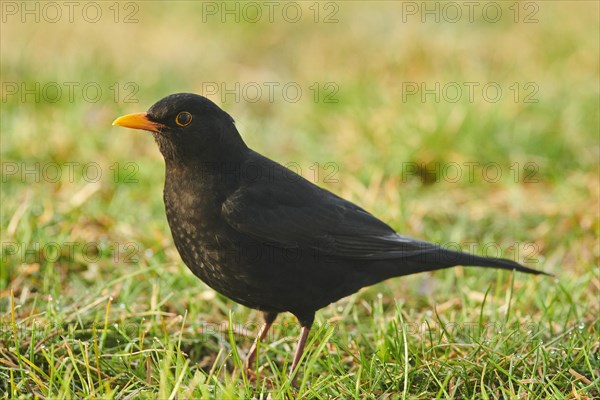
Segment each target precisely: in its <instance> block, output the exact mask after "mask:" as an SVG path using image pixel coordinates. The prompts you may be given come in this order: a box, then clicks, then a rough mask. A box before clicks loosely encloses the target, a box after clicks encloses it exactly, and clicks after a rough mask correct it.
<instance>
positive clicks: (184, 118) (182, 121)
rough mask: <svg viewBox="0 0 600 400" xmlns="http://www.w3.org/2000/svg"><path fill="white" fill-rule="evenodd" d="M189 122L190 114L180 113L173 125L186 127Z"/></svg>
mask: <svg viewBox="0 0 600 400" xmlns="http://www.w3.org/2000/svg"><path fill="white" fill-rule="evenodd" d="M190 122H192V114H190V113H189V112H187V111H182V112H180V113H179V114H177V117H176V118H175V123H176V124H177V125H179V126H188V125H189V124H190Z"/></svg>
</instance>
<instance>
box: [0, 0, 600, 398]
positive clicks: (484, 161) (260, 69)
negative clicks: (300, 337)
mask: <svg viewBox="0 0 600 400" xmlns="http://www.w3.org/2000/svg"><path fill="white" fill-rule="evenodd" d="M475 3H476V4H475V5H474V6H473V7H474V8H473V20H472V21H470V20H469V18H470V14H469V8H468V6H467V5H465V4H463V3H460V2H458V3H452V4H454V6H450V8H448V6H447V5H445V4H447V3H438V4H437V6H436V3H432V2H431V3H427V6H428V7H430V9H431V10H433V11H432V13H430V14H427V13H425V12H424V11H425V10H423V7H425V3H421V2H404V3H400V2H382V3H372V2H368V3H367V2H352V3H346V2H329V3H311V2H304V3H294V4H299V7H300V9H301V12H302V14H301V17H300V18H299V20H298V21H297V22H293V21H294V20H295V18H296V17H295V15H297V14H294V13H295V12H296V11H297V10H295V9H292V8H289V9H288V8H285V11H284V5H283V3H282V4H280V3H274V4H275V5H274V6H273V7H274V9H273V10H272V14H271V15H270V16H269V15H268V11H269V8H268V7H267V6H266V5H265V4H263V3H260V11H261V13H262V14H261V19H260V21H258V22H253V21H254V20H255V19H258V15H257V14H256V11H257V9H256V7H255V6H252V7H254V9H253V8H252V7H250V8H249V6H247V5H246V4H245V3H244V4H242V3H240V4H239V5H238V6H237V7H238V9H237V11H236V9H235V8H233V7H234V5H230V6H231V7H232V8H231V9H232V10H234V11H233V13H234V14H226V13H224V12H223V11H224V10H223V9H222V7H224V6H223V4H222V3H221V2H206V3H195V2H165V3H160V2H140V3H119V4H118V7H116V8H115V6H114V4H116V3H112V2H99V3H96V4H97V6H98V7H99V9H100V14H97V13H95V11H97V10H95V9H91V8H89V7H88V8H85V7H84V4H83V3H82V4H79V3H78V4H79V5H77V6H75V8H74V9H73V14H72V22H71V21H69V15H70V14H69V9H68V6H67V5H65V4H64V3H61V2H58V3H55V4H58V7H59V10H60V11H61V14H60V15H61V16H60V17H57V15H58V14H56V12H55V10H53V9H52V8H48V7H46V6H45V5H44V4H45V3H36V2H29V3H27V5H28V7H31V10H33V11H32V13H33V14H24V9H22V7H25V6H24V4H25V3H21V2H3V3H2V7H3V16H2V17H3V18H5V20H3V21H2V25H1V30H2V31H1V38H2V42H1V60H0V61H1V67H2V102H1V107H2V115H1V130H2V135H1V138H2V149H1V157H2V192H1V193H2V199H1V201H2V207H1V218H0V221H1V225H0V226H1V232H2V258H1V267H0V272H1V275H0V294H1V300H0V318H1V319H0V393H1V395H0V396H1V397H2V398H7V399H8V398H11V399H12V398H52V399H54V398H65V399H68V398H103V399H112V398H119V399H134V398H135V399H137V398H148V399H155V398H161V399H162V398H164V399H166V398H171V399H173V398H180V399H184V398H263V399H265V398H281V397H286V396H288V397H297V398H340V399H346V398H382V399H385V398H392V399H395V398H415V399H416V398H419V399H429V398H457V399H463V398H477V399H479V398H528V399H529V398H565V399H584V398H598V396H600V383H599V381H600V350H599V348H600V340H599V333H600V320H599V319H598V315H599V313H600V309H599V308H600V307H599V302H600V299H599V291H600V275H599V272H598V257H599V254H600V249H599V244H598V236H599V229H600V225H599V215H598V213H599V203H600V199H599V188H598V181H599V178H600V176H599V170H598V157H599V151H598V149H599V147H598V144H599V143H598V135H599V111H598V105H599V101H598V96H599V93H598V89H599V87H598V85H599V81H598V70H599V62H598V61H599V39H598V30H599V26H598V12H599V8H598V7H599V6H598V3H597V2H591V1H590V2H586V1H580V2H562V1H553V2H549V1H546V2H542V1H540V2H524V3H514V2H500V3H485V2H484V3H479V2H475ZM36 4H37V6H36ZM490 4H491V6H490ZM494 4H499V5H500V7H501V11H502V15H501V17H500V18H499V19H498V21H497V22H493V20H494V19H495V18H496V15H498V14H497V10H495V9H494V8H493V7H494ZM456 5H458V7H459V11H460V12H461V14H462V17H461V18H460V19H458V20H457V21H456V22H452V21H453V20H454V19H455V18H456V15H457V14H456V9H455V8H456ZM35 7H38V8H37V10H38V11H36V8H35ZM111 7H112V8H111ZM436 7H437V8H436ZM452 7H455V8H454V9H453V8H452ZM490 7H492V8H490ZM436 10H437V11H436ZM484 10H485V14H484V13H483V11H484ZM117 11H118V13H117ZM317 11H318V13H317ZM36 13H37V14H36ZM236 13H237V14H236ZM97 15H100V18H99V20H98V21H97V22H92V21H93V20H94V19H96V18H97V17H96V16H97ZM36 16H37V17H38V21H36V20H35V17H36ZM57 18H58V19H57ZM236 18H238V19H239V21H236V20H235V19H236ZM438 18H439V21H436V19H438ZM270 19H271V20H272V21H270ZM23 20H24V21H25V22H23ZM223 20H224V22H223ZM423 20H424V21H423ZM236 85H238V86H236ZM436 85H439V86H436ZM269 87H272V88H273V92H272V93H270V92H269ZM298 88H300V90H301V91H302V95H300V96H298V95H297V94H296V93H297V90H298ZM470 88H472V89H473V92H472V93H471V92H470ZM70 89H72V92H70ZM98 89H100V91H101V92H98ZM258 89H260V92H259V91H258ZM227 90H229V92H227ZM457 90H460V92H458V91H457ZM498 90H500V92H498ZM178 91H192V92H197V93H204V94H206V95H208V97H210V98H211V99H212V100H214V101H215V102H216V103H217V104H220V105H221V106H222V107H223V108H224V109H226V110H227V111H228V112H230V113H231V114H232V115H233V116H234V117H235V118H236V120H237V124H238V128H239V129H240V131H241V132H242V135H243V136H244V138H245V139H246V141H247V142H248V143H249V144H250V146H251V147H253V148H255V149H257V150H258V151H260V152H262V153H264V154H266V155H267V156H269V157H271V158H273V159H275V160H277V161H279V162H281V163H283V164H287V165H289V166H290V167H293V168H294V169H295V170H297V171H300V172H301V173H302V174H303V175H304V176H305V177H307V178H309V179H311V180H313V181H315V182H316V183H317V184H319V185H322V186H324V187H327V188H328V189H330V190H332V191H334V192H335V193H337V194H339V195H341V196H343V197H346V198H348V199H351V200H353V201H356V202H358V203H359V204H361V205H362V206H363V207H365V208H366V209H368V210H370V211H372V212H373V213H374V214H375V215H377V216H378V217H380V218H382V219H383V220H385V221H387V222H388V223H389V224H391V225H392V226H393V227H394V228H396V229H397V230H399V231H400V232H403V233H405V234H408V235H411V236H414V237H419V238H423V239H427V240H430V241H434V242H438V243H441V244H444V245H447V246H460V247H461V248H463V249H465V250H469V251H472V252H476V253H479V254H489V255H499V256H503V257H508V258H513V259H516V260H517V261H520V262H523V263H526V264H528V265H531V266H533V267H535V268H541V269H543V270H545V271H548V272H551V273H553V274H555V275H556V278H549V277H532V276H527V275H524V274H512V273H509V272H504V271H494V270H480V269H474V268H456V269H452V270H446V271H439V272H436V273H428V274H421V275H416V276H410V277H405V278H402V279H395V280H390V281H387V282H384V283H381V284H379V285H376V286H375V287H371V288H368V289H365V290H363V291H361V292H359V293H357V294H356V295H353V296H350V297H348V298H345V299H343V300H341V301H339V302H338V303H336V304H333V305H331V306H329V307H327V308H325V309H323V310H321V311H320V312H319V313H318V314H317V321H316V324H315V329H314V331H313V332H312V333H311V336H310V339H309V344H308V352H307V353H306V357H305V359H304V367H303V370H302V372H301V375H300V379H299V384H300V387H299V388H297V389H294V388H291V387H290V385H289V381H288V380H287V378H286V371H287V369H288V366H289V363H290V362H291V354H292V351H293V347H294V342H295V338H296V337H297V334H298V327H297V324H296V321H295V320H294V319H293V317H291V316H290V315H283V316H281V317H280V319H279V320H278V321H277V324H276V325H275V327H274V329H273V331H272V332H271V333H270V334H269V336H268V339H267V340H266V341H265V343H263V344H262V346H261V352H260V357H259V366H258V367H257V379H256V380H253V381H247V380H246V379H245V378H244V376H243V375H242V374H241V373H240V365H241V361H240V360H243V356H244V355H245V352H246V351H247V350H248V349H249V347H250V344H251V342H252V339H253V336H254V335H255V334H256V332H257V328H258V326H259V325H260V323H262V320H261V317H260V315H259V313H258V312H256V311H253V310H249V309H246V308H244V307H241V306H238V305H236V304H234V303H232V302H231V301H229V300H228V299H226V298H223V297H221V296H220V295H218V294H216V293H214V292H213V291H212V290H210V289H209V288H208V287H206V286H205V285H204V284H202V283H201V282H199V281H198V280H197V279H196V278H195V277H194V276H192V274H191V273H190V272H189V271H188V270H187V268H186V267H185V266H184V265H183V263H182V262H181V260H180V258H179V256H178V254H177V252H176V250H175V249H174V247H173V244H172V240H171V236H170V233H169V230H168V226H167V223H166V219H165V216H164V210H163V205H162V198H161V197H162V196H161V190H162V184H163V168H164V167H163V162H162V160H161V157H160V155H159V153H158V150H157V149H156V148H155V145H154V143H153V141H152V140H151V138H150V136H148V135H144V134H142V133H138V132H128V131H126V130H123V129H113V128H111V126H110V123H111V121H112V120H113V119H114V118H115V117H117V116H119V115H122V114H123V113H130V112H137V111H144V110H145V109H147V108H148V107H149V106H150V105H151V104H152V103H153V102H154V101H156V100H158V99H159V98H161V97H163V96H164V95H166V94H170V93H174V92H178ZM499 93H501V94H500V95H499ZM459 174H460V175H459Z"/></svg>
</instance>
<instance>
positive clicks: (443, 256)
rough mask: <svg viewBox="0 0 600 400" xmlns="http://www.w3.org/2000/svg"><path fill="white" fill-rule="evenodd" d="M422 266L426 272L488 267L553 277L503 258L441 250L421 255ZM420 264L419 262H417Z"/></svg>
mask: <svg viewBox="0 0 600 400" xmlns="http://www.w3.org/2000/svg"><path fill="white" fill-rule="evenodd" d="M420 257H422V260H421V262H422V264H421V268H422V267H423V266H426V267H427V270H430V271H434V270H438V269H443V268H449V267H455V266H458V265H463V266H473V267H490V268H499V269H508V270H516V271H520V272H525V273H528V274H535V275H540V274H541V275H548V276H553V275H552V274H549V273H547V272H544V271H540V270H536V269H533V268H529V267H526V266H524V265H521V264H519V263H517V262H515V261H512V260H508V259H505V258H493V257H483V256H478V255H474V254H469V253H463V252H458V251H453V250H447V249H443V248H437V249H436V250H434V251H431V252H427V253H425V254H421V255H420ZM417 263H420V262H417Z"/></svg>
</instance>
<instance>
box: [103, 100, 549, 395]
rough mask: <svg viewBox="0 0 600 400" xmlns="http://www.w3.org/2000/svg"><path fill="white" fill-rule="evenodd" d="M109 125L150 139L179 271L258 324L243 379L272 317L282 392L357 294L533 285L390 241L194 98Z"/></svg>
mask: <svg viewBox="0 0 600 400" xmlns="http://www.w3.org/2000/svg"><path fill="white" fill-rule="evenodd" d="M113 125H119V126H124V127H128V128H133V129H143V130H147V131H150V132H152V135H153V136H154V140H155V141H156V143H157V144H158V147H159V149H160V152H161V153H162V155H163V157H164V159H165V164H166V178H165V187H164V202H165V208H166V214H167V220H168V222H169V226H170V228H171V233H172V235H173V240H174V242H175V246H176V247H177V250H178V251H179V254H180V255H181V258H182V259H183V261H184V262H185V264H186V265H187V266H188V267H189V268H190V270H191V271H192V272H193V273H194V274H195V275H196V276H197V277H198V278H200V279H201V280H202V281H204V282H205V283H206V284H207V285H209V286H210V287H211V288H213V289H214V290H216V291H217V292H219V293H221V294H223V295H225V296H227V297H229V298H230V299H232V300H234V301H236V302H238V303H240V304H243V305H245V306H247V307H251V308H254V309H258V310H261V311H262V312H263V313H264V318H265V324H264V325H263V326H262V328H261V330H260V332H259V334H258V336H257V338H256V340H255V342H254V344H253V345H252V347H251V349H250V351H249V353H248V356H247V359H246V367H247V368H250V366H251V365H252V363H253V361H254V359H255V357H256V349H257V343H258V341H259V340H262V339H264V338H265V336H266V334H267V332H268V330H269V328H270V326H271V324H272V323H273V321H274V320H275V318H276V316H277V314H278V313H281V312H284V311H289V312H291V313H292V314H294V315H295V316H296V317H297V318H298V320H299V322H300V324H301V334H300V338H299V341H298V345H297V347H296V352H295V354H294V359H293V362H292V366H291V370H290V376H291V379H292V384H293V383H294V382H295V379H296V367H297V366H298V364H299V362H300V359H301V356H302V352H303V349H304V345H305V343H306V339H307V336H308V333H309V330H310V327H311V325H312V323H313V319H314V315H315V312H316V311H317V310H318V309H320V308H322V307H325V306H326V305H328V304H330V303H332V302H334V301H336V300H338V299H340V298H342V297H344V296H347V295H349V294H351V293H354V292H356V291H357V290H359V289H360V288H362V287H365V286H369V285H373V284H375V283H377V282H380V281H383V280H385V279H388V278H391V277H395V276H401V275H409V274H414V273H417V272H424V271H433V270H438V269H442V268H448V267H452V266H456V265H465V266H480V267H492V268H502V269H508V270H517V271H522V272H527V273H532V274H540V273H542V274H543V273H544V272H541V271H537V270H534V269H531V268H528V267H525V266H523V265H520V264H518V263H516V262H514V261H511V260H506V259H500V258H488V257H480V256H477V255H473V254H468V253H463V252H458V251H453V250H448V249H445V248H442V247H441V246H439V245H437V244H433V243H428V242H424V241H421V240H416V239H412V238H410V237H407V236H403V235H400V234H398V233H396V232H395V231H394V230H393V229H392V228H391V227H389V226H388V225H387V224H385V223H384V222H382V221H381V220H379V219H377V218H375V217H374V216H373V215H371V214H370V213H369V212H367V211H365V210H364V209H362V208H361V207H359V206H357V205H355V204H353V203H351V202H349V201H346V200H344V199H342V198H340V197H338V196H336V195H335V194H333V193H331V192H330V191H328V190H325V189H323V188H320V187H318V186H316V185H314V184H313V183H311V182H309V181H308V180H306V179H304V178H303V177H302V176H300V175H297V174H296V173H294V172H293V171H291V170H289V169H287V168H285V167H283V166H282V165H280V164H278V163H276V162H275V161H272V160H270V159H268V158H266V157H264V156H262V155H261V154H259V153H257V152H255V151H254V150H252V149H250V148H248V146H246V144H245V143H244V141H243V140H242V138H241V136H240V134H239V133H238V130H237V129H236V126H235V124H234V120H233V118H232V117H231V116H229V114H227V113H226V112H225V111H223V110H221V109H220V108H219V107H218V106H217V105H216V104H214V103H213V102H212V101H210V100H208V99H207V98H205V97H202V96H199V95H195V94H190V93H179V94H173V95H170V96H167V97H165V98H163V99H162V100H160V101H158V102H157V103H156V104H154V105H153V106H152V107H150V109H149V110H148V111H147V112H145V113H138V114H129V115H125V116H123V117H120V118H117V119H116V120H115V121H114V122H113Z"/></svg>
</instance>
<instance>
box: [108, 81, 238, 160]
mask: <svg viewBox="0 0 600 400" xmlns="http://www.w3.org/2000/svg"><path fill="white" fill-rule="evenodd" d="M113 125H118V126H123V127H126V128H132V129H142V130H146V131H150V132H152V135H153V136H154V139H155V140H156V143H157V144H158V147H159V148H160V151H161V153H162V154H163V156H164V158H165V160H166V161H167V162H169V161H171V160H178V161H186V160H190V159H191V160H198V161H214V160H218V159H220V158H221V157H224V156H225V155H233V154H235V153H236V152H237V151H243V150H245V149H247V147H246V145H245V144H244V142H243V140H242V138H241V137H240V135H239V133H238V131H237V129H236V128H235V124H234V121H233V118H231V116H230V115H229V114H227V113H226V112H225V111H223V110H221V109H220V108H219V107H218V106H217V105H216V104H215V103H213V102H212V101H210V100H209V99H207V98H206V97H203V96H199V95H197V94H192V93H177V94H172V95H170V96H167V97H165V98H163V99H161V100H159V101H158V102H157V103H155V104H154V105H153V106H152V107H150V108H149V109H148V111H147V112H142V113H136V114H128V115H124V116H122V117H119V118H117V119H116V120H115V121H114V122H113Z"/></svg>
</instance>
